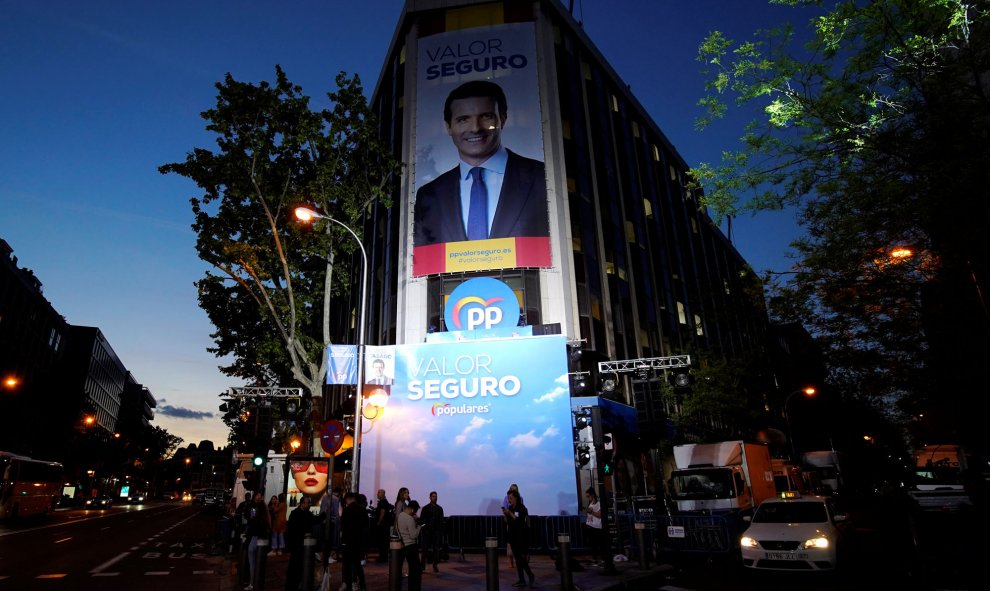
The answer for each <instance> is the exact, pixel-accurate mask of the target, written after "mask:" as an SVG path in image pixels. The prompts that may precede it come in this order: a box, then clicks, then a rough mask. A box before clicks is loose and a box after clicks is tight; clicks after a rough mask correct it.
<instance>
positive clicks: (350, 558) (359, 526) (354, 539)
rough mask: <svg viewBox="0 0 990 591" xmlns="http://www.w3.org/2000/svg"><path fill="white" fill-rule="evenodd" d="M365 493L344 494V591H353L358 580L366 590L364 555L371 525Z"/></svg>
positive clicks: (341, 527)
mask: <svg viewBox="0 0 990 591" xmlns="http://www.w3.org/2000/svg"><path fill="white" fill-rule="evenodd" d="M363 497H364V495H358V494H355V493H352V492H349V493H347V494H345V495H344V508H343V510H342V511H341V515H340V551H341V556H340V559H341V560H342V561H343V564H342V565H341V567H342V568H341V578H342V579H343V583H344V585H343V589H344V591H351V590H352V589H353V585H354V582H355V581H357V584H358V589H360V591H365V589H366V588H367V585H366V584H365V580H364V566H363V565H362V563H363V562H364V555H365V553H366V552H367V551H368V537H369V535H370V531H369V530H370V527H369V525H368V514H367V513H366V512H365V510H366V507H365V502H364V501H362V498H363Z"/></svg>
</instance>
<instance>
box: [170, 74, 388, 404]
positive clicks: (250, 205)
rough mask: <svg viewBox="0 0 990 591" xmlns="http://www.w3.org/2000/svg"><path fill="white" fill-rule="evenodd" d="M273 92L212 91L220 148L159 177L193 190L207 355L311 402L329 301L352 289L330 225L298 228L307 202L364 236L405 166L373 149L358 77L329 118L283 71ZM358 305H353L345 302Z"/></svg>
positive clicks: (269, 87) (346, 241)
mask: <svg viewBox="0 0 990 591" xmlns="http://www.w3.org/2000/svg"><path fill="white" fill-rule="evenodd" d="M275 74H276V79H275V82H274V83H272V84H270V83H268V82H261V83H259V84H251V83H244V82H239V81H237V80H235V79H234V78H233V77H232V76H231V75H230V74H228V75H227V76H226V77H225V79H224V81H223V82H221V83H217V85H216V87H217V90H218V91H219V93H218V95H217V102H216V106H215V107H214V108H212V109H210V110H208V111H206V112H204V113H203V114H202V116H203V118H204V119H205V120H206V121H207V126H206V128H207V130H209V131H211V132H213V133H214V134H216V143H217V149H216V150H215V151H209V150H206V149H202V148H197V149H194V150H193V151H192V152H191V153H189V154H188V155H187V156H186V159H185V161H184V162H180V163H171V164H166V165H163V166H161V167H160V168H159V171H160V172H162V173H163V174H165V173H177V174H180V175H182V176H185V177H188V178H190V179H191V180H193V181H194V182H195V183H196V184H197V185H198V186H199V187H200V188H201V189H202V190H203V195H202V196H200V197H194V198H192V199H191V203H192V209H193V213H194V214H195V222H194V223H193V229H194V230H195V231H196V234H197V242H196V249H197V251H198V253H199V256H200V258H201V259H203V260H204V261H206V262H208V263H210V264H211V265H213V267H214V269H215V271H218V272H207V274H206V276H205V277H204V278H203V279H201V280H200V281H199V282H198V283H197V286H198V287H199V303H200V306H201V307H202V308H203V309H204V310H205V311H206V313H207V314H208V315H209V317H210V320H211V321H212V322H213V325H214V326H215V327H216V331H215V332H214V333H213V335H212V336H213V339H214V342H215V344H216V346H215V347H214V348H212V349H211V351H212V352H214V353H215V354H217V355H218V356H224V355H230V356H232V358H233V361H232V362H231V363H230V364H229V365H227V366H225V367H222V368H221V369H222V370H223V371H224V372H225V373H227V374H228V375H231V376H237V377H241V378H243V379H245V380H247V381H249V382H253V383H255V384H258V385H270V384H274V385H286V384H285V381H286V380H289V379H292V380H295V381H296V382H297V383H299V384H301V385H302V387H303V388H305V390H306V392H307V394H308V395H309V396H310V397H312V396H317V395H319V394H320V393H321V391H322V385H323V383H324V378H325V376H326V355H325V350H326V347H327V346H328V345H329V344H330V343H331V342H332V339H335V338H336V339H341V338H346V336H347V335H346V334H339V333H334V332H333V330H332V328H334V327H333V326H332V323H331V310H332V303H333V302H334V299H335V298H340V297H341V295H342V294H345V293H346V294H349V293H350V292H349V290H350V289H351V288H352V287H353V286H352V285H350V284H345V285H337V284H335V283H334V282H333V270H334V261H335V259H336V257H337V256H338V255H342V256H345V257H346V256H350V255H352V254H353V251H354V250H355V248H356V246H357V245H356V244H355V243H354V241H353V240H352V239H351V238H350V237H349V236H345V235H343V230H342V229H340V228H336V227H334V226H333V225H332V224H328V225H327V226H326V231H325V232H324V233H320V232H312V231H310V230H309V229H308V228H300V227H299V224H298V223H297V222H296V221H295V220H294V219H293V217H292V211H293V209H294V208H295V207H296V206H298V205H303V204H306V205H308V206H312V207H315V208H317V209H320V210H322V211H323V212H325V213H326V214H328V215H332V216H333V217H334V218H336V219H338V220H341V221H342V222H344V223H346V224H347V225H348V226H350V227H352V228H354V229H355V231H360V229H361V222H362V216H363V215H365V213H366V212H367V211H369V210H370V208H372V207H373V206H375V205H376V204H378V203H380V204H381V205H383V206H388V205H389V194H390V188H391V186H392V183H393V181H394V180H395V178H396V176H397V173H398V172H399V170H400V164H399V163H398V161H396V160H395V159H394V158H393V157H392V156H391V154H390V152H389V150H388V149H387V148H386V147H385V146H384V145H383V144H381V143H380V142H379V141H378V136H377V126H376V122H375V119H374V117H373V116H372V114H371V111H370V110H369V108H368V105H367V102H366V100H365V98H364V95H363V90H362V87H361V83H360V79H359V78H358V77H357V76H354V77H352V78H348V77H347V76H346V75H345V74H344V73H340V74H338V75H337V78H336V84H337V90H336V91H334V92H331V93H328V95H327V97H328V98H329V100H330V103H331V104H332V107H331V108H328V109H322V110H318V111H314V110H311V108H310V106H309V97H307V96H304V95H302V94H301V91H302V89H301V88H300V87H299V86H296V85H294V84H292V83H290V82H289V80H288V78H287V77H286V75H285V73H284V72H283V71H282V69H281V68H280V67H276V69H275ZM352 299H353V298H352Z"/></svg>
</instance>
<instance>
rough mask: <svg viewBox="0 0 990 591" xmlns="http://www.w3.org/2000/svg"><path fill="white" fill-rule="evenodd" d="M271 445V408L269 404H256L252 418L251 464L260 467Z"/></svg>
mask: <svg viewBox="0 0 990 591" xmlns="http://www.w3.org/2000/svg"><path fill="white" fill-rule="evenodd" d="M271 445H272V407H271V404H270V403H266V402H262V403H259V404H258V408H257V412H256V413H255V416H254V446H253V448H252V451H253V455H254V457H253V458H252V460H251V463H252V464H254V465H255V467H260V466H263V465H264V464H265V462H266V461H267V460H268V448H269V447H271Z"/></svg>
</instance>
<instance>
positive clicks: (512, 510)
mask: <svg viewBox="0 0 990 591" xmlns="http://www.w3.org/2000/svg"><path fill="white" fill-rule="evenodd" d="M506 496H507V497H508V498H509V506H508V507H506V508H504V509H502V514H503V515H504V516H505V519H506V520H507V521H508V527H509V536H508V537H509V546H510V547H511V548H512V554H514V555H515V557H516V573H517V574H518V575H519V580H518V581H516V582H515V583H513V584H512V586H513V587H525V586H526V579H525V577H524V576H523V575H528V576H529V586H530V587H532V586H533V585H534V584H536V575H534V574H533V571H532V570H531V569H530V568H529V511H528V510H527V509H526V505H523V504H522V499H521V498H520V497H519V491H517V490H511V489H510V490H509V492H508V494H507V495H506Z"/></svg>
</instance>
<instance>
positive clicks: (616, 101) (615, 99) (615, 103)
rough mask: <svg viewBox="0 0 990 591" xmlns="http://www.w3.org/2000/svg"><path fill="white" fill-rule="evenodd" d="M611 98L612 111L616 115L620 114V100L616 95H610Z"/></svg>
mask: <svg viewBox="0 0 990 591" xmlns="http://www.w3.org/2000/svg"><path fill="white" fill-rule="evenodd" d="M609 98H610V99H612V110H613V111H615V112H616V113H618V112H619V98H618V97H617V96H615V95H614V94H611V95H609Z"/></svg>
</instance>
